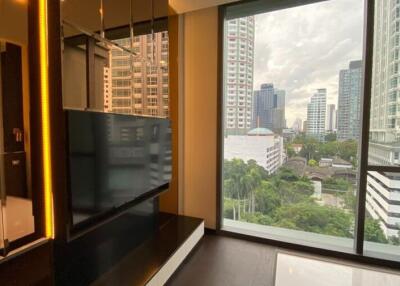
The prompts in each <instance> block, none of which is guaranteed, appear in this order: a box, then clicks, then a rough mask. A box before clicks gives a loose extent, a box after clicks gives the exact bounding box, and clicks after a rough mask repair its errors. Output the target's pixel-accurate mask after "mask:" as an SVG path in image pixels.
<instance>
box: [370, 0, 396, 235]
mask: <svg viewBox="0 0 400 286" xmlns="http://www.w3.org/2000/svg"><path fill="white" fill-rule="evenodd" d="M399 11H400V2H399V1H386V0H385V1H376V2H375V27H374V29H375V31H374V47H373V49H374V51H375V52H374V55H373V67H372V90H371V111H370V143H369V151H368V161H369V164H373V165H381V166H396V165H397V166H398V165H400V144H399V143H400V109H398V107H397V106H398V104H399V103H400V93H399V92H400V76H399V59H400V42H399V37H400V30H399V27H400V25H399V19H400V13H399ZM399 189H400V176H399V173H391V172H390V173H389V172H368V184H367V204H366V208H367V211H368V213H369V214H370V215H371V216H372V217H373V218H375V219H378V220H379V221H380V225H381V228H382V230H383V231H384V233H385V234H386V236H387V237H390V236H397V237H398V236H399V232H400V208H399V205H400V192H399Z"/></svg>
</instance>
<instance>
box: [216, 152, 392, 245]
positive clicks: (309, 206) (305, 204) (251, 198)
mask: <svg viewBox="0 0 400 286" xmlns="http://www.w3.org/2000/svg"><path fill="white" fill-rule="evenodd" d="M348 156H350V154H349V155H348ZM223 176H224V198H225V199H224V217H225V218H229V219H234V220H241V221H246V222H251V223H257V224H262V225H269V226H276V227H283V228H288V229H294V230H301V231H308V232H314V233H320V234H326V235H333V236H339V237H347V238H352V237H353V236H354V224H355V223H354V209H355V196H354V190H353V188H352V186H351V184H350V183H349V182H347V181H346V180H343V179H329V180H326V181H324V182H322V184H323V186H330V187H331V188H337V190H339V191H340V192H339V193H338V194H337V196H339V197H340V198H341V199H342V200H343V207H340V208H339V207H333V206H328V205H323V204H321V203H319V202H317V201H316V200H315V199H314V198H313V194H314V185H313V182H312V181H310V179H308V178H307V177H299V176H297V175H296V174H295V173H294V172H293V171H291V170H290V169H287V168H284V167H281V168H280V169H279V170H278V171H277V172H276V173H275V174H273V175H268V174H267V173H266V172H265V170H264V169H263V168H262V167H260V166H258V165H257V164H256V162H255V161H253V160H250V161H248V162H247V163H245V162H244V161H243V160H240V159H233V160H230V161H228V160H225V162H224V174H223ZM365 238H366V239H367V240H368V241H374V242H381V243H387V242H388V240H387V239H386V238H385V235H384V234H383V232H382V230H381V228H380V226H379V222H378V221H377V220H374V219H372V218H369V217H368V218H366V226H365ZM391 242H392V243H393V242H394V239H393V240H391Z"/></svg>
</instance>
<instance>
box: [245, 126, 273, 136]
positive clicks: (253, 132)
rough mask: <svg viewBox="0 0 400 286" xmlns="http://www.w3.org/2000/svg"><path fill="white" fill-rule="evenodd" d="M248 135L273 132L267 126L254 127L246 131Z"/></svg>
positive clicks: (267, 134)
mask: <svg viewBox="0 0 400 286" xmlns="http://www.w3.org/2000/svg"><path fill="white" fill-rule="evenodd" d="M247 135H249V136H271V135H274V132H272V131H271V130H269V129H268V128H260V127H259V128H254V129H252V130H250V131H249V132H247Z"/></svg>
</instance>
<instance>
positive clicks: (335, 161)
mask: <svg viewBox="0 0 400 286" xmlns="http://www.w3.org/2000/svg"><path fill="white" fill-rule="evenodd" d="M332 164H340V165H349V166H350V165H352V164H351V163H350V162H347V161H346V160H343V159H341V158H334V159H333V161H332Z"/></svg>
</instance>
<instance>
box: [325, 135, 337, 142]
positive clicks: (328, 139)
mask: <svg viewBox="0 0 400 286" xmlns="http://www.w3.org/2000/svg"><path fill="white" fill-rule="evenodd" d="M336 137H337V136H336V133H328V134H326V135H325V141H326V142H332V141H336Z"/></svg>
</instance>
